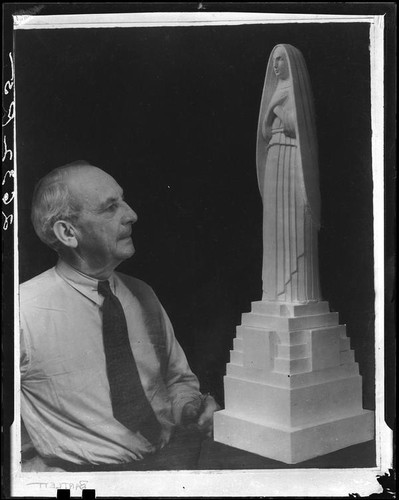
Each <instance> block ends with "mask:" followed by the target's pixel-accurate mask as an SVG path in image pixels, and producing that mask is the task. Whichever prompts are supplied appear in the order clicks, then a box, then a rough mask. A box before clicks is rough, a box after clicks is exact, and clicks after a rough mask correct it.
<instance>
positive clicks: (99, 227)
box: [68, 166, 137, 267]
mask: <svg viewBox="0 0 399 500" xmlns="http://www.w3.org/2000/svg"><path fill="white" fill-rule="evenodd" d="M68 184H69V189H70V192H71V195H72V196H73V197H74V198H75V200H76V201H77V202H78V203H79V204H80V207H81V211H80V214H79V217H78V220H77V223H76V224H74V226H75V228H76V230H77V240H78V247H77V249H76V251H77V252H78V254H79V257H81V258H82V259H83V260H85V261H86V262H89V263H90V264H91V265H93V266H99V267H101V266H113V267H116V266H117V265H118V264H120V263H121V262H122V261H124V260H125V259H128V258H129V257H131V256H132V255H133V254H134V251H135V250H134V246H133V242H132V238H131V232H132V224H134V223H135V222H136V221H137V215H136V213H135V212H134V211H133V210H132V209H131V208H130V206H129V205H128V204H127V203H126V202H125V201H124V200H123V190H122V188H121V187H120V186H119V185H118V184H117V182H116V181H115V180H114V179H113V178H112V177H111V176H110V175H108V174H107V173H106V172H104V171H103V170H100V169H99V168H96V167H91V166H88V167H86V168H83V169H81V170H79V171H78V172H77V173H75V174H74V175H73V176H71V179H70V180H69V182H68Z"/></svg>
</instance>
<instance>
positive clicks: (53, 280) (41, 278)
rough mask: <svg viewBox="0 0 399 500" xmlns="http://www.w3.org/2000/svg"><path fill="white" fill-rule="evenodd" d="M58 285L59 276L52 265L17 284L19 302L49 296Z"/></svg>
mask: <svg viewBox="0 0 399 500" xmlns="http://www.w3.org/2000/svg"><path fill="white" fill-rule="evenodd" d="M59 286H60V280H59V276H58V274H57V273H56V271H55V267H52V268H51V269H48V270H47V271H44V273H41V274H38V275H37V276H35V277H34V278H32V279H30V280H28V281H25V282H24V283H22V284H21V285H20V286H19V295H20V303H21V304H28V303H29V302H31V301H36V300H37V299H38V298H46V297H51V296H52V295H53V294H54V292H55V291H56V290H57V289H58V288H59Z"/></svg>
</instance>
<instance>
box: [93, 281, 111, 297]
mask: <svg viewBox="0 0 399 500" xmlns="http://www.w3.org/2000/svg"><path fill="white" fill-rule="evenodd" d="M97 290H98V293H99V294H100V295H102V296H103V297H109V296H111V295H113V293H112V291H111V287H110V286H109V281H108V280H105V281H99V282H98V288H97Z"/></svg>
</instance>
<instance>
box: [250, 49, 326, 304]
mask: <svg viewBox="0 0 399 500" xmlns="http://www.w3.org/2000/svg"><path fill="white" fill-rule="evenodd" d="M257 173H258V181H259V189H260V192H261V196H262V201H263V269H262V280H263V299H262V300H265V301H273V302H275V301H278V302H286V303H302V304H303V303H308V302H312V301H317V300H320V299H321V297H320V287H319V268H318V249H317V239H318V229H319V227H320V194H319V180H318V159H317V143H316V131H315V120H314V110H313V97H312V92H311V87H310V82H309V75H308V71H307V68H306V64H305V61H304V59H303V56H302V54H301V52H299V50H298V49H296V48H295V47H292V46H291V45H277V46H276V47H275V48H274V49H273V51H272V53H271V55H270V58H269V63H268V66H267V70H266V79H265V85H264V89H263V95H262V103H261V109H260V116H259V126H258V141H257Z"/></svg>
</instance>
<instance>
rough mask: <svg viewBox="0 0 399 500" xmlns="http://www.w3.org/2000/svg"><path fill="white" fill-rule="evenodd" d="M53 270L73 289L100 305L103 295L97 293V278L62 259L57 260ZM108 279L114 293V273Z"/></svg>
mask: <svg viewBox="0 0 399 500" xmlns="http://www.w3.org/2000/svg"><path fill="white" fill-rule="evenodd" d="M55 271H56V273H57V274H58V275H59V276H60V277H61V278H62V279H63V280H64V281H66V282H67V283H68V284H69V285H71V286H72V287H73V288H75V290H77V291H78V292H80V293H81V294H83V295H84V296H85V297H87V298H88V299H90V300H92V301H93V302H95V303H96V304H97V305H99V306H101V305H102V303H103V301H104V297H102V296H101V295H100V294H99V293H98V282H99V280H97V279H95V278H92V277H91V276H87V274H83V273H82V272H80V271H78V270H77V269H75V268H74V267H72V266H70V265H69V264H67V263H66V262H65V261H64V260H62V259H59V261H58V262H57V265H56V266H55ZM108 281H109V284H110V287H111V290H112V292H113V293H115V275H114V273H112V274H111V276H110V277H109V278H108Z"/></svg>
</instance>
